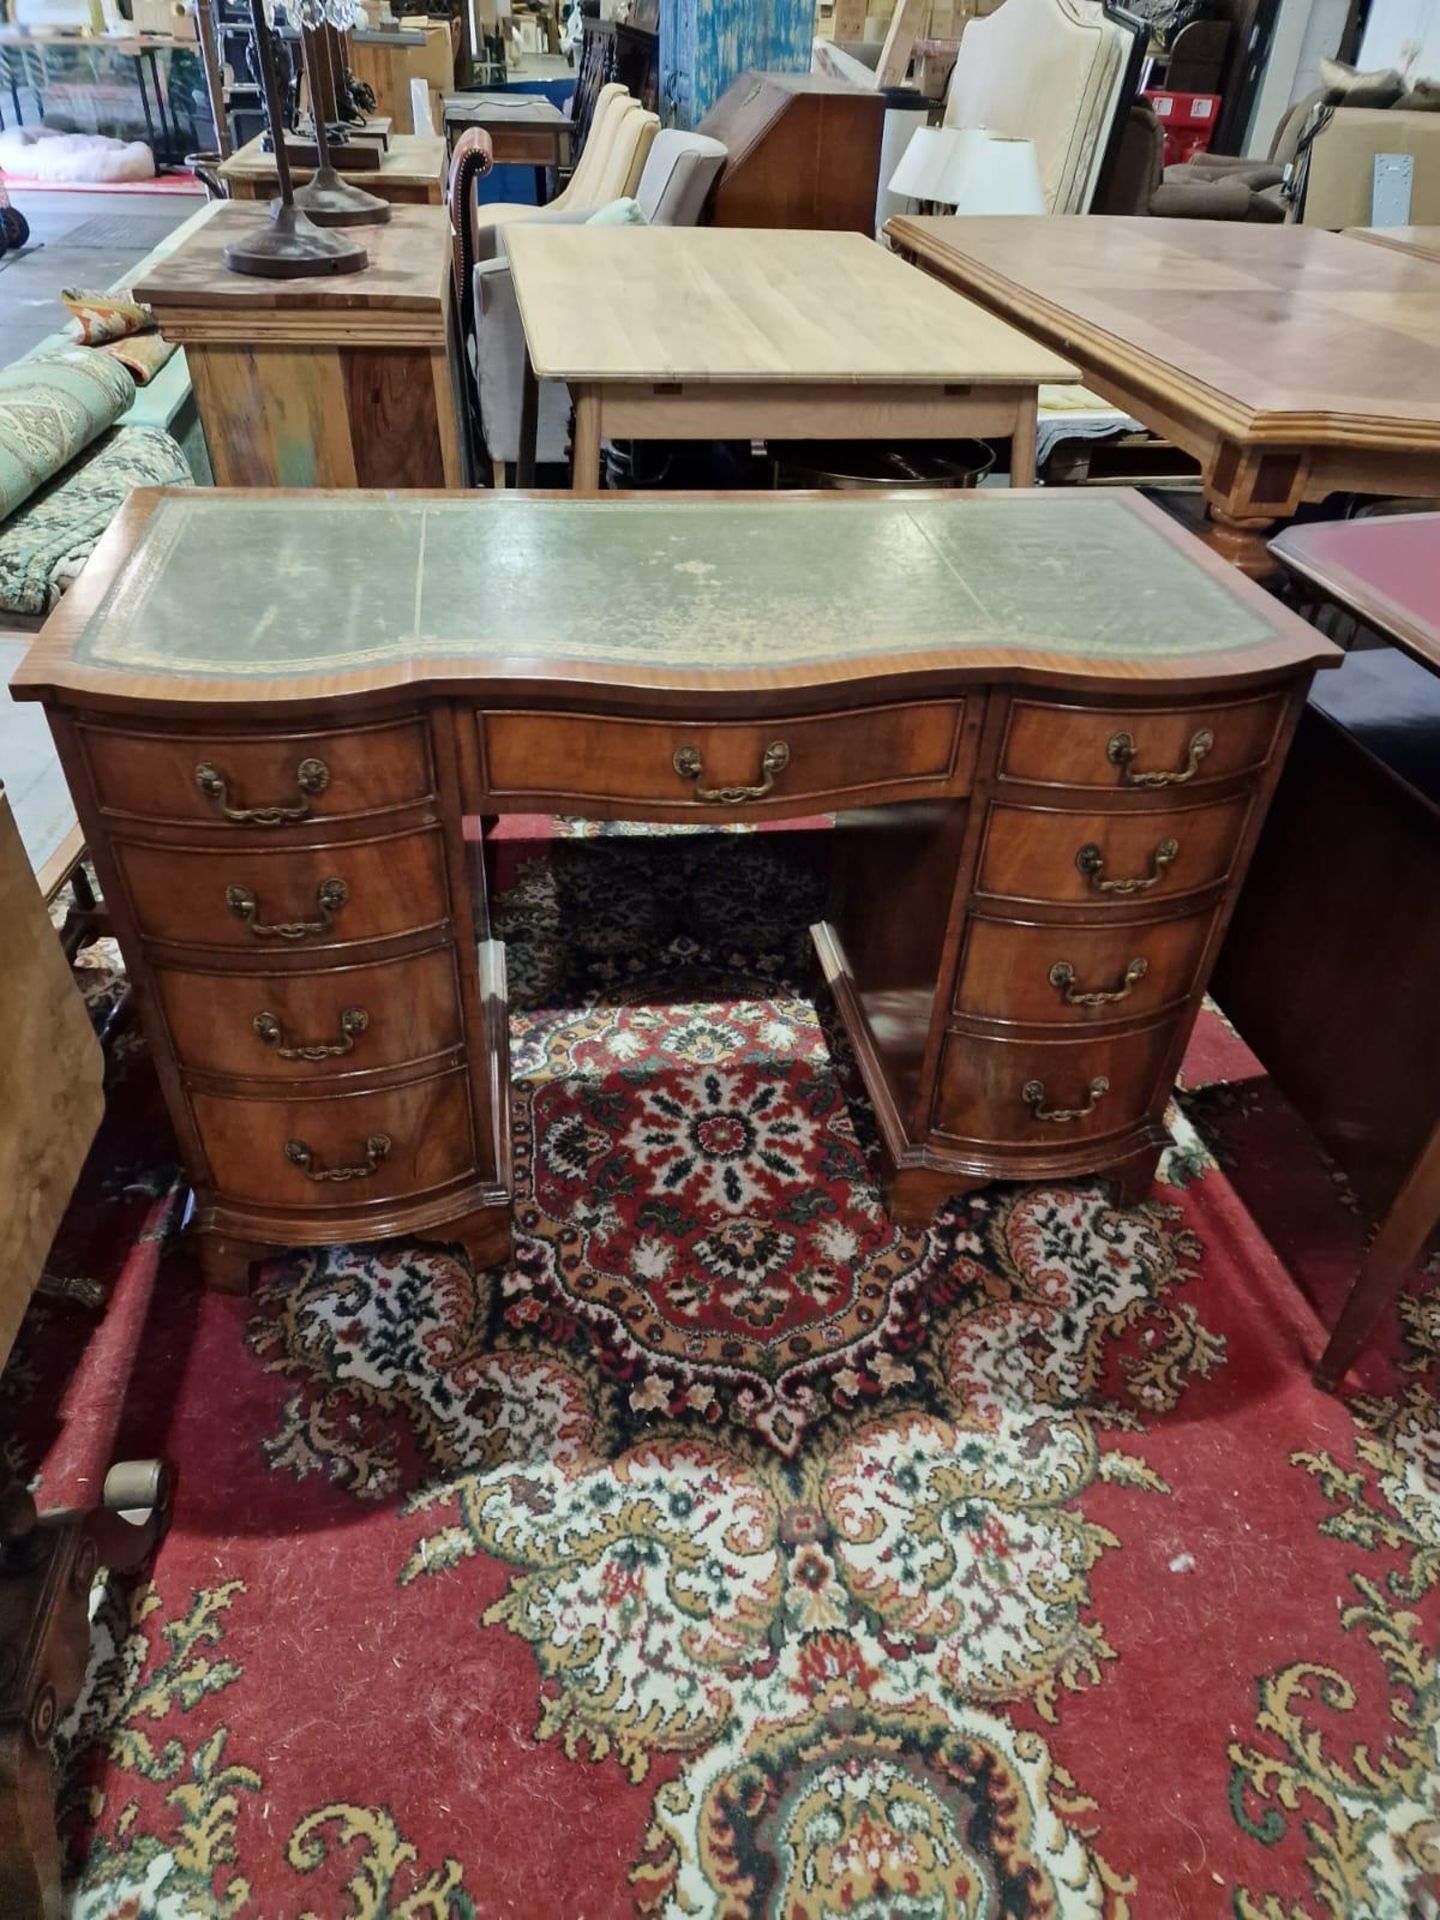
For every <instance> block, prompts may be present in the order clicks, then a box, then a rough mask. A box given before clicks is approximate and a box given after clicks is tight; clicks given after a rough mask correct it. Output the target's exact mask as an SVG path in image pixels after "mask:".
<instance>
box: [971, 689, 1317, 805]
mask: <svg viewBox="0 0 1440 1920" xmlns="http://www.w3.org/2000/svg"><path fill="white" fill-rule="evenodd" d="M1285 704H1286V696H1285V695H1284V694H1273V695H1271V696H1270V697H1269V698H1267V699H1264V700H1247V701H1241V702H1234V703H1228V704H1227V703H1221V702H1216V703H1213V704H1209V705H1206V706H1169V707H1160V706H1156V707H1068V706H1057V705H1053V704H1048V703H1047V704H1041V703H1040V702H1038V701H1033V700H1017V701H1016V702H1015V704H1014V706H1013V707H1012V708H1011V710H1010V724H1009V726H1008V727H1007V728H1006V731H1005V745H1004V747H1003V748H1002V750H1001V755H1000V771H1001V774H1002V776H1003V777H1004V778H1005V779H1007V780H1028V781H1032V782H1034V783H1035V784H1037V785H1039V786H1046V787H1081V788H1086V789H1090V790H1100V791H1103V792H1126V791H1135V790H1137V789H1139V790H1142V791H1143V790H1147V789H1148V790H1151V791H1162V790H1163V791H1169V790H1172V789H1174V788H1177V787H1178V788H1179V789H1181V790H1182V791H1184V790H1186V789H1192V790H1193V789H1194V788H1196V787H1203V786H1205V785H1206V784H1207V783H1209V782H1213V781H1216V780H1228V779H1233V778H1234V777H1235V776H1236V775H1237V774H1244V773H1253V772H1255V771H1256V770H1257V769H1258V768H1260V767H1263V766H1264V764H1265V762H1266V761H1267V760H1268V759H1269V757H1270V750H1271V748H1272V747H1273V745H1274V744H1275V731H1276V729H1277V727H1278V726H1279V725H1280V720H1281V717H1282V715H1283V714H1284V711H1285Z"/></svg>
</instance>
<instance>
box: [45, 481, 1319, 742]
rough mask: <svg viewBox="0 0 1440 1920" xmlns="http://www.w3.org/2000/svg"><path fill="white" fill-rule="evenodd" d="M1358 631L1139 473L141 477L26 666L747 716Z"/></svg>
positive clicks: (102, 676) (1199, 668) (142, 681)
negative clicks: (362, 487)
mask: <svg viewBox="0 0 1440 1920" xmlns="http://www.w3.org/2000/svg"><path fill="white" fill-rule="evenodd" d="M197 608H203V609H204V617H203V618H197V615H196V610H197ZM1181 610H1183V612H1182V611H1181ZM1340 657H1341V656H1340V654H1339V652H1338V650H1337V649H1336V648H1335V647H1333V646H1332V645H1331V644H1330V642H1329V641H1328V640H1326V639H1325V638H1323V636H1322V635H1320V634H1319V633H1318V632H1316V630H1315V629H1314V628H1313V627H1311V626H1308V625H1306V624H1305V622H1303V621H1301V620H1299V619H1297V618H1296V616H1295V615H1294V614H1292V613H1290V612H1289V611H1287V609H1285V608H1284V607H1282V606H1281V605H1280V603H1279V602H1278V601H1276V600H1275V599H1273V598H1272V597H1271V596H1270V595H1268V594H1266V593H1264V592H1262V591H1261V589H1260V588H1258V587H1256V586H1255V585H1254V584H1253V583H1252V582H1250V581H1249V580H1246V579H1245V578H1244V577H1243V576H1242V575H1240V574H1239V573H1238V572H1236V570H1235V569H1233V568H1231V567H1229V566H1227V565H1226V563H1225V562H1224V561H1223V560H1220V559H1218V558H1217V557H1216V556H1215V555H1214V554H1213V553H1211V551H1210V550H1209V548H1208V547H1206V546H1204V545H1203V544H1202V543H1201V542H1199V541H1197V540H1196V539H1194V538H1193V536H1191V535H1190V534H1188V533H1186V532H1185V531H1184V530H1183V529H1181V528H1179V527H1178V526H1177V525H1176V524H1175V523H1174V521H1173V520H1171V519H1170V518H1169V516H1168V515H1166V514H1164V513H1162V512H1161V511H1160V510H1159V509H1158V508H1157V507H1154V506H1152V505H1150V504H1149V503H1148V502H1146V501H1144V500H1142V499H1141V498H1140V496H1139V495H1138V494H1133V493H1129V492H1126V491H1124V490H1121V489H1114V490H1112V489H1109V488H1106V489H1096V490H1093V491H1092V490H1087V489H1079V488H1076V489H1060V490H1038V489H1036V490H1015V491H1012V490H1010V489H995V490H986V491H979V492H975V493H938V494H936V493H932V494H926V495H916V496H909V497H907V498H905V499H903V500H901V499H891V498H888V497H884V496H876V495H873V494H869V495H867V494H844V493H837V494H826V495H806V494H778V495H777V494H769V495H762V496H760V497H758V498H756V497H751V496H748V495H744V494H741V495H723V494H722V495H711V496H705V495H700V494H672V495H668V496H667V495H663V494H645V495H634V496H630V497H625V496H610V497H606V498H603V499H575V498H573V497H571V496H568V495H555V494H548V495H545V494H542V495H525V494H517V493H501V494H498V495H497V494H484V493H478V494H455V493H450V494H423V493H416V492H411V493H375V492H363V491H359V490H350V491H346V492H342V493H322V492H318V491H305V492H269V491H263V490H253V491H249V490H247V491H237V490H224V489H218V488H216V489H211V488H205V489H203V490H201V489H190V490H183V491H180V490H177V491H173V492H164V491H160V490H148V491H136V492H134V493H132V494H131V495H130V496H129V498H128V500H127V501H126V502H125V504H124V506H123V507H122V508H121V510H120V513H119V515H118V516H117V518H116V520H115V521H114V523H113V524H112V526H111V528H110V529H109V531H108V532H107V533H106V535H105V536H104V539H103V540H102V542H101V545H100V546H99V547H98V548H97V550H96V553H95V556H94V558H93V559H92V560H91V561H90V563H89V564H88V565H87V567H86V569H85V571H84V573H83V575H82V577H81V578H80V580H79V581H77V582H76V584H75V585H74V586H73V587H72V588H71V589H70V591H69V592H68V593H67V594H66V596H65V599H64V601H63V602H62V604H61V606H60V607H59V608H58V609H57V610H56V612H55V613H54V614H53V615H52V616H51V618H50V620H49V621H48V622H47V624H46V627H45V630H44V632H43V634H42V635H41V637H40V639H39V640H38V641H37V642H36V644H35V646H34V647H33V648H32V650H31V652H30V655H29V657H28V658H27V660H26V662H25V665H24V666H23V667H22V669H21V670H20V673H19V674H18V676H17V677H16V680H15V682H14V687H15V691H16V693H17V695H18V696H19V697H22V698H23V697H25V696H26V694H27V693H28V694H29V696H30V697H31V698H33V697H35V693H36V690H38V689H41V688H51V689H56V690H59V691H62V692H64V691H70V692H73V693H75V694H77V695H80V696H82V697H83V698H84V699H86V700H87V701H88V702H90V703H92V704H93V703H94V702H95V701H96V700H99V701H101V702H102V703H103V702H104V701H105V700H107V699H108V700H123V699H126V698H143V699H146V700H147V701H152V702H158V703H160V704H162V705H171V704H173V705H174V707H175V708H176V709H178V710H183V711H188V712H191V713H193V712H195V711H196V710H197V709H201V710H204V709H211V710H216V711H221V712H224V711H226V710H229V711H234V710H235V709H236V708H237V706H238V707H245V706H247V705H249V704H252V703H253V702H254V701H256V700H257V699H263V700H266V701H269V702H294V703H297V704H298V703H310V704H312V705H313V704H314V703H323V702H324V701H327V700H329V699H332V698H336V697H343V698H345V699H347V700H351V699H360V698H363V697H365V696H371V697H373V698H374V699H375V700H377V701H379V700H382V699H383V698H386V697H389V698H391V699H393V697H394V696H393V690H394V689H396V688H402V689H408V690H411V691H413V690H415V689H417V688H422V687H423V688H424V689H425V690H427V691H432V692H437V693H439V692H448V691H454V692H456V693H457V694H458V695H460V696H461V697H464V698H467V699H470V700H473V701H479V702H483V701H485V700H493V699H497V698H499V699H504V698H507V697H511V698H513V697H521V698H524V699H526V700H530V701H536V702H545V701H546V700H549V701H551V702H553V703H555V704H558V705H560V706H564V705H566V703H567V702H569V703H571V704H573V702H574V700H575V697H576V690H577V688H580V689H582V690H583V695H584V698H585V699H586V700H587V701H588V702H593V701H596V700H603V699H605V698H606V697H607V696H608V697H610V698H613V699H614V700H615V701H616V702H617V704H619V705H622V706H623V705H626V703H627V702H628V710H631V711H633V710H635V708H636V706H637V704H638V705H639V706H641V707H643V708H644V709H645V710H656V709H658V710H663V711H674V710H684V711H695V710H697V709H704V710H705V711H708V712H712V713H722V712H723V713H740V714H744V713H753V712H754V711H755V709H756V703H757V701H762V700H763V702H764V703H765V704H766V706H767V708H771V709H776V710H778V709H780V708H786V707H788V710H790V711H806V710H808V709H809V707H810V706H811V705H812V704H814V705H816V706H822V707H823V706H833V707H846V706H851V707H853V706H856V705H861V704H864V703H865V702H866V701H868V700H873V699H881V698H885V699H888V698H891V697H894V696H897V695H900V694H904V695H906V696H907V697H908V696H911V695H915V694H924V693H934V694H939V693H946V692H948V691H950V690H951V689H952V687H953V686H954V685H956V684H961V683H964V682H966V681H967V680H968V681H980V680H983V681H985V682H987V683H993V682H995V681H997V680H1011V681H1020V682H1026V681H1034V682H1037V683H1040V684H1043V685H1046V686H1055V685H1057V684H1058V685H1070V684H1076V685H1079V686H1082V687H1091V688H1093V687H1095V686H1097V685H1101V686H1104V685H1112V686H1115V687H1117V688H1119V689H1122V690H1126V691H1135V690H1136V689H1137V688H1141V687H1145V688H1156V689H1159V690H1161V691H1170V690H1173V689H1174V688H1175V687H1177V686H1180V687H1186V688H1188V687H1192V686H1193V685H1194V683H1195V680H1196V679H1197V678H1203V679H1204V681H1205V682H1206V684H1207V685H1210V686H1217V687H1218V686H1222V685H1230V684H1235V685H1248V684H1251V683H1253V681H1254V679H1255V678H1256V677H1257V676H1260V677H1262V678H1263V677H1264V676H1267V675H1269V676H1278V675H1282V674H1285V673H1287V672H1290V673H1293V671H1294V670H1295V668H1296V667H1297V666H1299V665H1303V664H1306V663H1314V664H1318V665H1323V664H1327V663H1331V662H1335V661H1338V660H1339V659H1340Z"/></svg>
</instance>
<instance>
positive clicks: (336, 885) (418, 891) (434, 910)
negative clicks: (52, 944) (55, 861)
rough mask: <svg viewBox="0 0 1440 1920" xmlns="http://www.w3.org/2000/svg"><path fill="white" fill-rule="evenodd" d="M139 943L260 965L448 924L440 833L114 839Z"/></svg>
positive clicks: (430, 830) (431, 829) (432, 829)
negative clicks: (270, 842) (299, 839)
mask: <svg viewBox="0 0 1440 1920" xmlns="http://www.w3.org/2000/svg"><path fill="white" fill-rule="evenodd" d="M113 845H114V853H115V858H116V860H117V861H118V862H119V864H120V868H121V871H122V872H123V874H124V876H125V883H126V886H127V887H128V888H129V891H130V897H131V899H132V900H133V902H134V905H135V917H136V919H137V920H138V921H139V923H140V931H141V932H142V933H143V934H144V935H145V937H146V939H147V940H161V941H165V942H166V943H168V944H171V945H175V946H185V947H213V948H221V949H225V950H227V951H229V952H232V953H234V952H239V953H243V954H246V955H248V956H250V957H251V958H252V959H254V960H256V961H257V962H258V963H259V964H260V965H262V966H263V965H264V964H265V959H266V957H268V956H270V955H273V954H277V953H294V952H300V951H305V950H307V949H314V948H326V949H329V950H332V951H333V950H334V949H335V948H337V947H344V946H354V945H357V944H359V943H360V942H362V941H366V940H384V939H389V938H391V937H392V936H395V935H399V934H406V933H415V932H418V931H421V930H422V929H428V928H435V927H439V926H442V925H444V924H445V923H446V921H447V919H448V913H449V908H448V893H447V888H446V882H445V854H444V846H443V840H442V836H441V832H440V829H439V828H438V827H427V828H422V829H421V830H420V831H419V832H417V833H405V834H393V835H390V836H387V837H386V838H384V839H377V840H345V841H337V842H335V843H333V844H332V845H330V846H323V847H317V846H315V845H313V844H309V845H305V846H298V847H281V846H275V847H270V846H264V847H260V846H255V845H253V844H248V845H245V846H234V847H231V846H225V847H216V848H214V850H213V851H212V849H211V848H210V847H208V846H205V847H176V846H164V847H158V846H157V847H152V846H142V845H140V844H139V843H138V842H135V841H130V840H117V841H115V842H114V843H113Z"/></svg>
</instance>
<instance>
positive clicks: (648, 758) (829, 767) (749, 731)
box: [479, 700, 969, 813]
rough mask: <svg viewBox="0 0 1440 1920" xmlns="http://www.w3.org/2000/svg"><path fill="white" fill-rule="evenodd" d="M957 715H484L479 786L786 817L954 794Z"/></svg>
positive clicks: (937, 704)
mask: <svg viewBox="0 0 1440 1920" xmlns="http://www.w3.org/2000/svg"><path fill="white" fill-rule="evenodd" d="M963 715H964V703H963V701H958V700H926V701H915V702H913V703H910V704H906V705H903V706H893V707H881V708H878V709H868V710H867V711H866V712H864V713H835V714H823V715H813V716H809V717H802V718H800V719H795V718H793V717H787V718H784V719H777V720H758V721H749V720H746V721H718V722H714V723H712V724H705V723H703V722H702V723H698V724H689V723H684V722H670V721H654V720H617V719H608V718H606V719H602V718H600V717H599V716H598V715H590V714H556V713H544V714H536V713H485V714H481V715H480V716H479V726H480V734H481V747H482V752H483V755H484V766H485V777H486V783H487V786H488V788H489V791H490V793H491V794H492V796H494V798H496V799H497V800H503V799H507V798H524V799H525V800H527V801H531V802H547V803H552V804H555V805H558V806H566V807H569V806H576V807H583V806H585V805H586V804H590V803H597V802H598V803H599V804H601V805H615V806H619V805H638V806H658V807H663V808H665V809H667V810H672V811H675V812H679V813H684V812H692V811H693V812H700V811H702V810H707V809H708V810H712V811H713V810H714V809H716V808H724V809H726V810H727V811H729V810H733V809H734V808H736V807H750V806H759V807H763V808H765V809H766V810H767V811H769V812H779V813H793V812H794V811H795V810H796V809H797V808H804V807H821V808H823V807H828V806H841V805H846V806H848V805H851V804H854V803H856V802H858V801H860V800H862V799H863V800H871V799H884V798H887V797H890V798H893V797H900V796H911V795H920V794H942V793H959V792H963V791H964V790H965V786H966V784H968V781H967V776H968V773H969V768H968V766H964V765H962V751H961V748H962V733H961V721H962V718H963ZM707 795H708V796H712V797H710V798H707V797H706V796H707Z"/></svg>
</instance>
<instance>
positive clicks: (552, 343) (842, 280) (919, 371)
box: [505, 224, 1076, 491]
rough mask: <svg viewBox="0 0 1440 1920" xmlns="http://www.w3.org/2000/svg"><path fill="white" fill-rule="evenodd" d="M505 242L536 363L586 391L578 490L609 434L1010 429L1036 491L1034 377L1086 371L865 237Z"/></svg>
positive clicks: (594, 235) (533, 418)
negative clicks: (946, 289)
mask: <svg viewBox="0 0 1440 1920" xmlns="http://www.w3.org/2000/svg"><path fill="white" fill-rule="evenodd" d="M505 245H506V251H507V252H508V254H509V256H510V263H511V271H512V273H513V275H514V280H515V296H516V299H517V301H518V302H519V306H520V316H521V319H522V321H523V323H524V327H525V339H526V342H527V344H528V347H529V351H530V368H531V371H532V374H533V376H534V377H535V378H538V379H541V380H563V381H565V382H566V383H567V384H568V386H569V388H570V391H571V395H572V397H573V399H574V402H575V450H574V471H575V480H574V484H575V487H576V489H577V490H578V491H589V490H592V489H593V488H594V487H595V486H596V484H597V480H598V475H599V468H600V448H601V443H602V441H603V440H604V439H605V438H607V437H611V438H614V437H620V438H626V439H636V440H647V439H671V440H724V439H764V438H770V439H781V440H807V439H831V440H834V439H847V440H854V439H858V440H876V439H879V440H905V439H957V438H962V437H964V436H967V435H972V434H978V435H986V434H995V435H1009V436H1011V437H1012V438H1013V440H1014V448H1015V451H1014V454H1013V458H1012V467H1011V478H1012V481H1013V482H1014V483H1015V484H1016V485H1019V486H1025V485H1029V484H1030V483H1031V482H1032V481H1033V480H1034V477H1035V395H1036V389H1037V388H1038V387H1039V386H1040V384H1041V382H1042V381H1067V380H1073V379H1074V378H1075V377H1076V375H1075V369H1074V368H1073V367H1072V366H1071V365H1070V364H1069V362H1068V361H1065V360H1062V359H1060V358H1059V357H1058V356H1057V355H1055V354H1053V353H1051V352H1049V351H1048V350H1047V349H1046V348H1043V347H1039V346H1037V345H1036V344H1035V342H1034V341H1033V340H1030V339H1027V338H1026V337H1025V335H1024V334H1022V333H1017V332H1016V331H1015V329H1014V328H1013V327H1008V326H1004V325H1002V324H1000V323H999V322H997V321H996V320H994V319H993V318H992V317H991V316H990V315H989V314H987V313H985V312H983V311H982V310H981V309H980V308H979V307H976V306H973V305H972V304H971V303H970V302H968V301H965V300H960V299H957V298H956V297H955V296H954V295H953V294H950V293H946V292H944V291H943V290H942V289H940V288H939V287H937V286H936V285H935V284H934V282H933V281H931V280H928V279H927V278H926V276H925V275H923V274H919V273H916V272H915V271H914V269H913V268H911V267H907V266H906V265H905V264H904V263H903V262H902V261H899V260H897V259H896V258H895V257H894V255H893V254H891V253H889V252H887V250H886V249H885V248H883V247H878V246H876V244H875V243H874V241H873V240H869V239H867V238H866V237H865V236H864V235H863V234H858V233H805V232H789V231H766V232H754V233H751V232H746V231H743V230H741V229H739V228H733V229H732V228H718V227H645V228H635V227H609V228H606V227H566V226H546V225H544V224H540V225H534V226H526V225H524V224H520V225H516V226H513V227H507V228H506V229H505ZM526 400H527V408H526V413H527V426H528V431H526V429H525V428H522V431H521V453H520V459H521V482H522V484H525V483H526V481H527V480H529V479H533V477H534V444H535V427H536V422H537V419H538V407H537V406H536V404H535V399H534V394H533V391H531V392H527V395H526Z"/></svg>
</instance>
